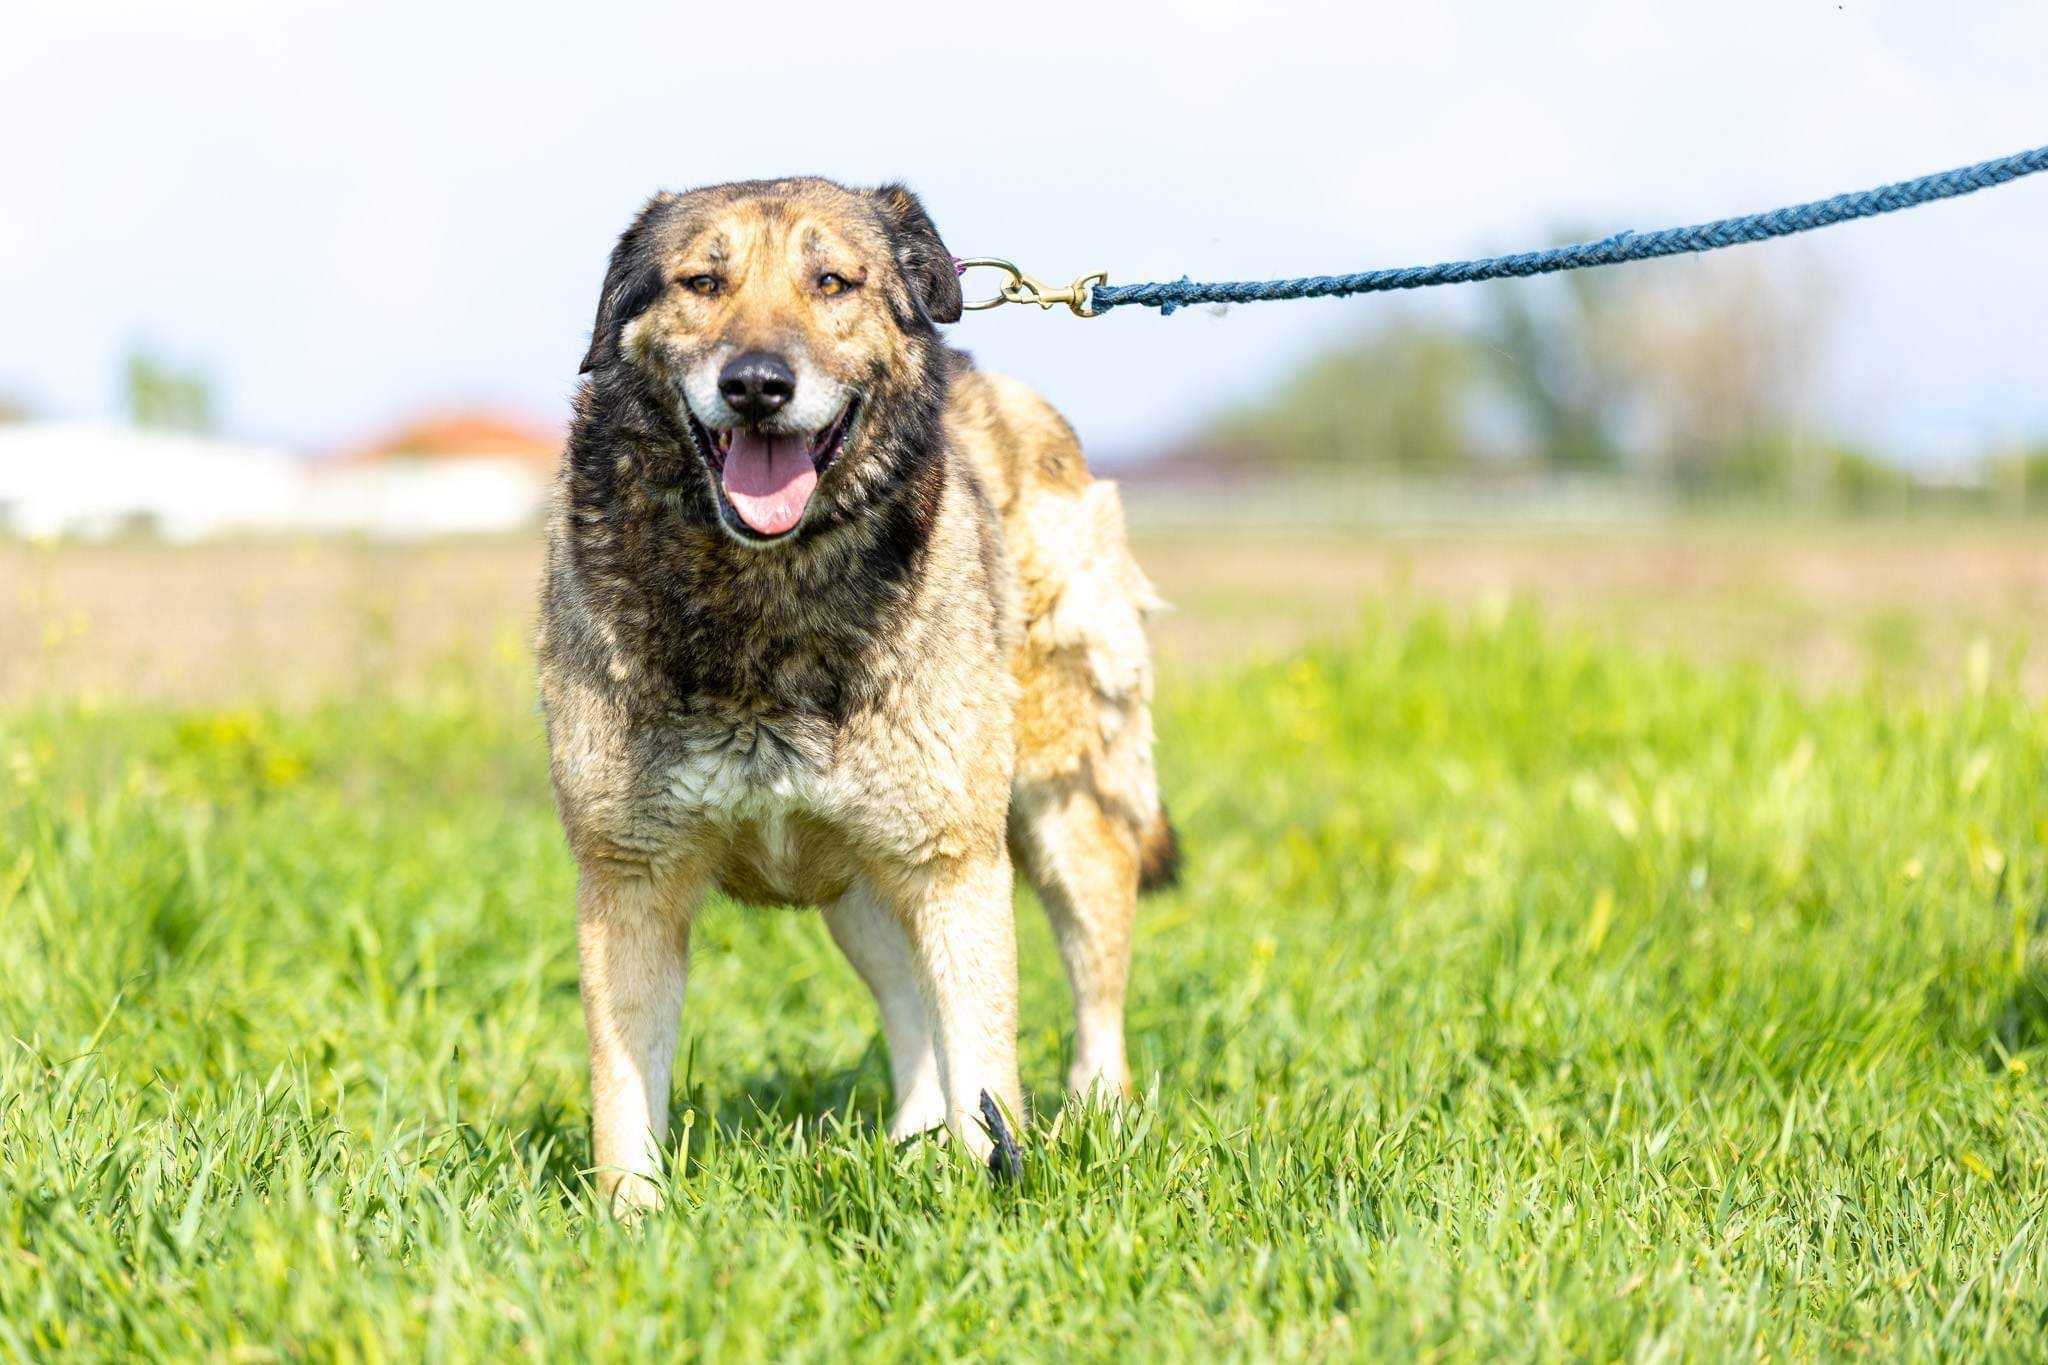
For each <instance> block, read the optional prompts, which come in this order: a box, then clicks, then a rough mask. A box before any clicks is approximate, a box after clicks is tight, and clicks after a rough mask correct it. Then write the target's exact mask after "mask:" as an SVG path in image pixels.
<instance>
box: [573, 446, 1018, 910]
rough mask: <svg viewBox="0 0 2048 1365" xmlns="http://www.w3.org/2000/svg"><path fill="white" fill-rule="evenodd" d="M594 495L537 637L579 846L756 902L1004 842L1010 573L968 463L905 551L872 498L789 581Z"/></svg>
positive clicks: (822, 893) (654, 516) (826, 895)
mask: <svg viewBox="0 0 2048 1365" xmlns="http://www.w3.org/2000/svg"><path fill="white" fill-rule="evenodd" d="M938 467H939V468H943V467H944V466H943V465H940V466H938ZM607 510H608V511H609V512H610V513H611V515H610V516H607V517H604V518H602V519H599V518H588V519H585V520H584V521H583V523H582V524H581V525H577V524H575V519H574V517H573V514H572V515H570V516H567V517H564V518H563V519H562V521H561V522H560V523H558V527H557V532H556V535H557V540H556V544H557V554H556V555H555V557H554V560H553V562H551V566H550V587H549V596H550V603H549V610H548V612H547V616H546V622H545V626H544V631H543V641H542V645H543V654H544V661H545V664H544V668H543V684H544V688H545V689H546V690H547V697H546V700H547V711H548V718H549V727H550V731H551V739H552V745H551V747H552V748H553V750H554V753H555V760H556V761H555V778H556V787H557V792H558V794H559V795H560V797H561V800H562V806H563V813H564V818H565V821H566V822H567V823H568V824H569V825H570V827H571V834H572V838H576V839H578V840H579V841H581V842H586V843H588V844H591V845H594V846H596V847H598V848H599V849H602V850H604V851H605V856H611V857H628V858H632V859H635V860H643V859H644V860H654V861H659V860H668V859H685V860H687V861H689V862H691V863H692V864H694V865H696V866H698V867H700V868H701V869H702V870H703V872H704V875H706V876H707V877H708V878H710V879H711V880H713V881H715V882H716V883H717V884H719V885H721V886H722V887H723V888H724V889H725V890H727V891H728V892H729V893H731V894H733V895H734V896H736V897H738V898H740V899H743V900H749V901H756V902H771V903H773V902H794V903H820V902H826V901H830V900H832V899H834V898H835V897H837V896H838V895H840V894H841V893H842V892H843V891H844V890H845V889H846V887H847V886H848V885H850V884H851V882H852V881H853V880H854V879H855V878H856V877H858V876H860V875H862V874H863V873H864V872H868V871H869V870H871V869H872V868H873V867H874V866H876V865H877V864H887V865H889V866H891V867H895V868H899V869H900V868H903V867H907V866H913V865H918V864H922V863H925V862H928V861H930V860H931V859H933V858H942V857H947V856H958V855H959V854H960V853H961V852H962V851H964V850H965V849H966V848H967V847H969V846H970V845H975V844H981V843H987V842H989V841H990V840H995V841H997V842H999V841H1000V839H1001V830H1002V827H1003V821H1004V808H1005V805H1006V800H1007V788H1008V762H1009V758H1008V755H1009V752H1010V736H1009V718H1010V697H1011V693H1010V680H1009V676H1008V670H1007V668H1006V667H1005V648H1006V646H1005V639H1004V637H1005V635H1006V633H1007V631H1008V629H1009V626H1008V624H1007V623H1006V621H1005V619H1004V617H1003V612H1004V609H1005V608H1004V600H1003V594H1004V592H1005V590H1006V585H1007V579H1005V578H1003V576H1002V565H1001V551H1000V544H999V540H998V539H997V538H998V537H999V535H1000V531H999V529H998V528H997V527H996V526H995V525H994V522H993V519H992V514H991V513H990V512H989V510H988V508H987V507H986V505H985V504H984V503H983V502H982V501H981V500H980V499H979V497H978V495H976V494H975V493H974V492H973V490H972V488H971V486H970V484H969V483H968V482H967V481H966V479H965V476H964V475H962V476H961V477H960V478H958V479H952V478H949V479H947V480H946V481H945V486H944V487H943V488H941V489H939V490H937V491H936V492H935V494H934V496H933V502H932V508H931V513H932V515H931V518H930V520H929V521H928V522H927V523H926V525H925V527H924V528H923V532H924V533H923V535H922V537H921V538H920V544H919V547H918V549H917V551H916V553H915V555H914V556H910V557H908V558H905V559H897V558H896V557H895V556H894V555H893V553H892V551H891V547H890V546H889V544H888V539H889V535H888V533H889V531H890V522H889V518H888V515H887V513H886V512H885V513H883V514H882V515H881V516H879V517H877V518H875V519H874V520H873V521H872V522H871V523H870V524H869V525H865V526H858V527H852V528H848V530H847V532H845V533H843V534H842V536H840V537H836V538H835V541H838V542H843V545H842V549H843V554H835V555H832V556H830V557H829V558H824V557H820V558H816V559H812V560H806V561H798V562H797V563H798V564H799V565H800V566H801V569H802V571H801V572H800V573H795V574H785V573H782V572H780V571H779V570H778V571H777V572H775V573H769V574H764V573H762V572H761V570H762V568H763V567H765V566H767V565H773V564H777V563H778V561H764V560H763V559H762V558H761V557H760V555H759V552H757V551H751V550H746V549H742V548H738V547H733V548H732V549H731V551H730V556H742V555H743V556H748V558H745V559H740V558H736V557H729V556H728V549H727V547H725V546H723V545H722V544H720V543H718V542H706V541H704V540H703V539H702V538H698V537H693V536H691V535H690V533H689V531H688V530H687V529H685V528H679V527H677V526H675V525H673V524H667V525H663V524H660V517H661V509H660V508H659V507H658V506H657V505H655V504H654V503H653V502H651V501H650V502H648V503H645V504H642V506H641V507H640V508H638V509H635V508H634V507H633V506H632V504H631V502H630V501H627V500H621V501H620V502H615V503H614V504H612V506H611V507H610V508H608V509H607ZM642 518H647V519H650V520H653V521H654V522H655V524H653V525H645V526H643V525H641V524H640V521H641V519H642ZM655 547H659V549H658V550H656V548H655ZM985 551H987V552H986V553H985Z"/></svg>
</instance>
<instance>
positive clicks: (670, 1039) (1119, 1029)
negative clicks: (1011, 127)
mask: <svg viewBox="0 0 2048 1365" xmlns="http://www.w3.org/2000/svg"><path fill="white" fill-rule="evenodd" d="M960 308H961V299H960V286H959V282H958V278H957V272H956V270H955V268H954V265H953V261H952V258H951V257H950V256H949V255H948V253H947V251H946V248H945V246H944V245H943V244H942V243H941V241H940V240H939V235H938V232H937V231H936V230H935V229H934V227H933V226H932V222H931V220H930V218H929V217H927V216H926V214H925V211H924V209H923V207H922V206H921V205H920V204H919V203H918V201H917V199H916V197H915V196H913V195H912V194H910V193H909V192H908V191H906V190H904V189H902V188H900V187H896V186H889V187H885V188H883V189H880V190H875V191H865V190H856V189H848V188H845V187H843V186H840V185H836V184H833V183H831V182H829V181H824V180H816V179H795V180H776V181H749V182H745V183H740V184H732V185H721V186H716V187H713V188H709V189H701V190H695V191H692V192H690V193H687V194H662V195H659V196H657V197H656V198H654V199H653V200H652V201H651V202H649V203H648V205H647V206H646V207H645V208H644V209H643V210H642V211H641V213H640V214H639V216H638V217H637V218H636V219H635V220H634V221H633V223H632V225H631V226H630V227H628V228H627V229H626V232H625V234H624V236H622V237H621V238H620V239H619V243H618V246H617V247H616V249H614V251H613V252H612V256H611V264H610V267H609V269H608V270H607V272H606V274H605V280H604V289H603V294H602V296H601V298H600V300H599V303H598V308H597V321H596V326H595V329H594V332H593V335H592V337H591V342H590V352H589V354H588V355H587V356H586V357H585V359H584V362H583V369H584V371H585V372H586V374H587V375H588V378H587V379H586V380H585V382H584V383H583V385H582V388H581V390H580V391H579V393H578V394H577V399H576V417H575V423H574V426H573V428H572V430H571V433H570V437H569V447H568V458H567V461H566V464H565V468H564V471H563V481H562V489H561V495H560V499H559V502H558V506H557V510H556V512H555V514H554V517H553V519H552V522H551V525H550V532H549V551H548V566H547V581H546V585H545V588H544V592H543V600H542V610H541V628H540V677H541V689H542V695H543V699H544V701H545V706H546V712H547V722H548V742H549V747H550V753H551V758H552V769H553V776H554V785H555V793H556V797H557V800H558V803H559V805H560V809H561V816H562V823H563V826H564V828H565V829H566V831H567V833H568V838H569V843H570V845H571V847H572V848H573V850H574V852H575V855H576V858H577V861H578V863H579V864H580V868H581V880H580V884H579V889H578V893H577V894H578V905H577V911H578V914H577V926H578V943H579V948H580V954H581V967H582V987H583V1004H584V1015H585V1020H586V1023H587V1025H588V1029H589V1042H590V1070H591V1087H592V1092H593V1096H592V1122H593V1128H594V1143H595V1149H596V1151H595V1158H596V1164H597V1166H598V1168H599V1172H600V1180H601V1183H602V1186H603V1187H604V1188H605V1189H606V1190H608V1191H611V1192H613V1198H614V1201H615V1204H616V1205H617V1206H619V1207H632V1206H638V1205H642V1204H645V1203H647V1202H649V1201H650V1200H651V1199H653V1198H654V1195H655V1190H656V1186H655V1184H654V1181H653V1177H655V1176H656V1175H657V1174H658V1171H659V1157H660V1153H661V1150H662V1144H663V1141H664V1137H665V1132H666V1129H667V1119H668V1087H669V1068H670V1063H671V1058H672V1055H673V1052H674V1049H675V1041H676V1031H677V1025H678V1013H679V1010H680V1007H681V1005H682V996H683V981H684V973H685V968H686V960H687V952H688V945H689V933H690V919H691V915H692V912H693V910H694V908H695V907H696V905H697V902H698V900H699V898H700V897H701V896H702V895H703V894H704V893H705V892H706V891H707V890H708V889H710V888H713V887H716V888H719V889H722V890H723V891H725V892H726V893H728V894H730V895H732V896H734V897H737V898H738V899H741V900H744V901H749V902H755V903H761V904H784V903H797V904H806V905H815V906H818V907H820V908H821V909H822V910H823V912H824V916H825V922H826V924H827V926H828V927H829V928H830V930H831V933H832V937H833V938H834V940H835V941H836V942H837V943H838V944H839V946H840V948H841V949H843V950H844V951H845V953H846V956H847V957H848V959H850V960H851V961H852V963H853V965H854V968H855V969H856V970H857V971H858V972H859V973H860V975H861V977H862V978H863V979H864V980H865V981H866V982H867V984H868V985H869V987H870V988H871V989H872V990H873V991H874V994H875V998H876V1001H877V1002H878V1003H879V1005H880V1007H881V1014H882V1027H883V1030H884V1033H885V1034H886V1036H887V1039H888V1046H889V1058H890V1067H891V1070H892V1072H893V1073H894V1079H895V1089H896V1110H895V1114H894V1118H893V1119H892V1121H891V1123H890V1132H891V1134H892V1135H895V1136H907V1135H910V1134H913V1133H918V1132H922V1131H924V1130H926V1129H930V1128H936V1127H939V1126H941V1125H944V1126H945V1127H947V1128H948V1129H950V1130H951V1132H952V1134H953V1135H954V1137H955V1139H956V1140H958V1141H960V1142H961V1143H963V1144H965V1145H966V1146H967V1148H968V1149H969V1150H971V1151H973V1152H974V1153H976V1154H977V1155H978V1156H983V1157H987V1156H989V1155H990V1153H991V1150H992V1146H993V1144H992V1141H991V1136H990V1133H989V1131H988V1125H987V1124H985V1123H984V1122H983V1121H982V1120H981V1118H980V1117H979V1115H980V1114H981V1113H982V1112H983V1111H984V1101H983V1097H984V1096H988V1097H992V1098H993V1099H994V1101H996V1102H997V1103H998V1104H1000V1105H1001V1106H1002V1107H1003V1108H1005V1109H1007V1111H1008V1112H1009V1114H1010V1115H1011V1116H1012V1117H1013V1118H1014V1117H1017V1116H1020V1115H1021V1113H1022V1097H1021V1093H1020V1090H1019V1086H1018V1076H1017V1059H1016V1030H1017V1017H1016V1015H1017V1004H1016V1002H1017V961H1016V940H1015V925H1014V923H1013V916H1012V911H1011V858H1012V857H1014V858H1015V859H1016V863H1017V866H1018V867H1019V868H1020V869H1021V870H1022V871H1023V873H1024V875H1025V876H1026V877H1027V878H1028V880H1029V881H1030V883H1031V885H1032V886H1033V887H1034V888H1035V889H1036V890H1037V892H1038V895H1039V897H1040V899H1041V900H1042V901H1043V902H1044V904H1045V907H1046V910H1047V912H1048V914H1049V915H1050V916H1051V919H1052V924H1053V928H1054V930H1055V932H1056V936H1057V938H1058V941H1059V948H1060V954H1061V957H1062V959H1063V960H1064V962H1065V966H1066V971H1067V977H1068V980H1069V982H1070V983H1071V985H1072V987H1073V992H1074V1010H1075V1025H1076V1038H1075V1047H1074V1061H1073V1066H1072V1068H1071V1069H1070V1071H1069V1073H1068V1076H1067V1081H1068V1084H1069V1085H1071V1086H1072V1087H1074V1088H1075V1089H1077V1090H1082V1091H1088V1090H1098V1091H1101V1092H1104V1093H1107V1094H1110V1095H1121V1094H1123V1093H1126V1092H1127V1090H1128V1087H1129V1084H1130V1077H1129V1072H1128V1070H1127V1067H1126V1065H1125V1060H1124V1037H1123V1010H1124V989H1125V982H1126V978H1127V976H1128V974H1129V963H1130V934H1131V919H1132V913H1133V908H1134V904H1135V900H1136V897H1137V894H1138V891H1139V889H1140V885H1141V883H1144V884H1151V883H1154V882H1157V881H1161V880H1164V879H1166V878H1168V877H1170V876H1171V875H1172V870H1173V864H1174V862H1175V860H1176V857H1177V852H1176V850H1175V847H1174V841H1173V834H1172V830H1171V827H1170V826H1169V825H1168V824H1167V822H1166V817H1165V814H1164V811H1163V809H1162V807H1161V805H1160V800H1159V790H1158V783H1157V781H1156V779H1155V777H1154V774H1153V762H1152V718H1151V711H1150V699H1151V690H1152V672H1151V662H1150V658H1149V655H1148V651H1147V647H1146V641H1145V634H1144V618H1145V616H1146V614H1147V613H1148V612H1149V611H1151V610H1152V609H1153V608H1154V607H1155V606H1156V605H1157V599H1156V597H1155V596H1154V594H1153V591H1152V589H1151V586H1150V585H1149V584H1148V583H1147V582H1146V580H1145V577H1144V575H1143V574H1142V573H1141V572H1140V571H1139V569H1138V566H1137V564H1136V563H1135V562H1134V561H1133V560H1132V558H1131V556H1130V553H1129V551H1128V549H1127V547H1126V545H1125V539H1124V529H1123V514H1122V509H1121V504H1120V503H1119V501H1118V498H1117V494H1116V490H1115V487H1114V486H1113V485H1111V484H1108V483H1101V482H1096V481H1094V480H1092V479H1091V478H1090V477H1089V474H1088V469H1087V466H1086V464H1085V463H1084V461H1083V459H1082V455H1081V450H1080V446H1079V444H1078V443H1077V442H1076V440H1075V438H1074V434H1073V432H1072V430H1071V429H1070V428H1069V427H1068V426H1067V424H1066V423H1065V422H1064V421H1063V420H1061V418H1060V417H1059V415H1058V414H1057V413H1055V412H1054V411H1053V410H1052V409H1051V408H1050V407H1048V406H1047V405H1046V404H1045V402H1044V401H1043V400H1041V399H1040V398H1038V397H1037V396H1036V395H1035V394H1033V393H1032V392H1031V391H1030V390H1028V389H1026V388H1025V387H1024V386H1022V385H1021V384H1018V383H1015V382H1013V381H1011V380H1007V379H1002V378H999V377H996V376H993V375H986V374H981V373H978V372H977V371H975V370H974V369H973V368H972V367H971V365H970V364H969V362H968V360H967V358H966V357H965V356H963V355H961V354H960V353H958V352H956V351H952V350H949V349H948V348H947V347H946V345H945V343H944V342H943V341H942V340H941V338H940V336H939V331H938V326H937V324H939V323H947V322H953V321H956V320H958V318H959V316H960Z"/></svg>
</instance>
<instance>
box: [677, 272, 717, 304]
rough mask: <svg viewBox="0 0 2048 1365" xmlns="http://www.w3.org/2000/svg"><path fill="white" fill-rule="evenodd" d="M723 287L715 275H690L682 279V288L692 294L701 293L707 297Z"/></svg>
mask: <svg viewBox="0 0 2048 1365" xmlns="http://www.w3.org/2000/svg"><path fill="white" fill-rule="evenodd" d="M723 287H724V286H723V285H722V284H720V282H719V279H718V276H716V275H692V276H690V277H689V278H688V279H686V280H684V281H683V288H685V289H687V290H689V291H690V292H691V293H692V294H702V295H703V296H704V297H705V298H707V299H708V298H710V297H711V296H712V295H713V294H716V293H717V292H718V291H719V290H720V289H722V288H723Z"/></svg>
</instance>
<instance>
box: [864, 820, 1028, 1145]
mask: <svg viewBox="0 0 2048 1365" xmlns="http://www.w3.org/2000/svg"><path fill="white" fill-rule="evenodd" d="M894 890H895V895H894V897H893V899H894V902H895V909H896V912H897V914H898V916H899V917H900V919H901V921H902V924H903V928H904V931H905V933H906V934H907V935H908V936H909V939H910V945H911V950H912V957H913V959H914V965H915V969H916V972H917V978H918V980H917V986H918V992H919V994H920V995H921V996H922V997H923V999H924V1005H925V1010H926V1013H927V1015H928V1017H929V1019H930V1021H931V1031H932V1036H933V1040H934V1042H935V1043H936V1051H937V1053H938V1062H939V1087H940V1089H941V1090H943V1091H944V1092H945V1097H946V1127H947V1128H948V1129H949V1130H950V1131H951V1132H952V1134H953V1137H954V1139H955V1140H956V1141H958V1142H959V1143H961V1144H962V1145H963V1146H964V1147H966V1149H967V1150H968V1151H970V1152H972V1153H973V1154H974V1155H975V1157H976V1158H977V1159H978V1160H983V1161H985V1160H987V1159H988V1155H989V1152H990V1151H991V1150H992V1148H993V1143H992V1142H991V1140H990V1137H989V1133H988V1130H987V1128H985V1127H984V1126H983V1123H982V1118H981V1096H982V1095H983V1093H984V1092H986V1093H987V1094H988V1095H989V1096H991V1097H992V1098H993V1099H995V1100H996V1101H997V1103H999V1104H1000V1105H1001V1106H1002V1107H1003V1108H1004V1109H1005V1110H1006V1111H1007V1113H1008V1115H1009V1117H1010V1119H1011V1120H1012V1121H1014V1122H1016V1123H1022V1122H1023V1118H1024V1097H1023V1093H1022V1091H1021V1089H1020V1088H1019V1086H1018V1084H1017V925H1016V917H1015V915H1014V913H1013V911H1012V908H1011V904H1010V860H1009V858H1008V856H1007V854H1005V853H1003V852H1001V851H998V852H997V853H996V854H995V855H994V856H992V857H984V858H980V859H974V860H962V861H959V862H950V863H947V864H944V865H942V866H939V867H936V868H927V869H924V870H923V871H921V872H920V873H919V874H917V875H915V876H913V877H910V878H907V879H905V880H904V881H902V882H899V883H898V884H897V886H896V887H895V888H894Z"/></svg>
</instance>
